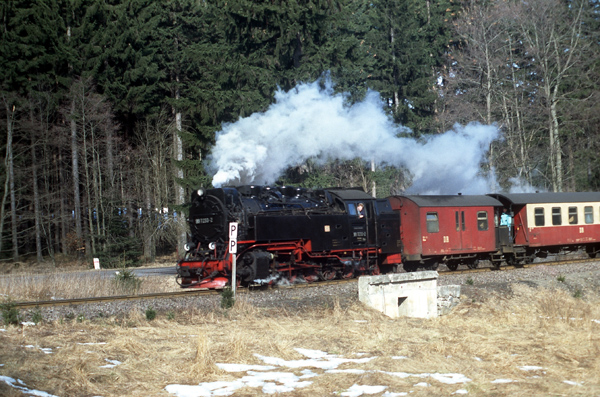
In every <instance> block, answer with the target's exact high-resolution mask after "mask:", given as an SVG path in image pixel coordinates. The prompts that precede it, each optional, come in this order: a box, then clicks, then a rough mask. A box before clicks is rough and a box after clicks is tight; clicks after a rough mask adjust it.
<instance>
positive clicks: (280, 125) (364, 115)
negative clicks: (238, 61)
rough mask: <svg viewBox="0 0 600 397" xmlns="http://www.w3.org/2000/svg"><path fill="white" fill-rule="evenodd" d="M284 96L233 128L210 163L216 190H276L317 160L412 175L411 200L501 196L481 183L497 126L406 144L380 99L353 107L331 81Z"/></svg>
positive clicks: (373, 96) (374, 96)
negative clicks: (368, 164) (290, 173)
mask: <svg viewBox="0 0 600 397" xmlns="http://www.w3.org/2000/svg"><path fill="white" fill-rule="evenodd" d="M324 83H325V87H324V88H323V87H321V86H320V84H319V81H317V82H314V83H310V84H299V85H298V86H297V87H296V88H294V89H292V90H290V91H289V92H283V91H281V90H278V91H277V92H276V93H275V103H274V104H272V105H271V106H270V107H269V108H268V110H267V111H265V112H264V113H255V114H253V115H251V116H249V117H246V118H242V119H240V120H238V121H237V122H235V123H229V124H225V125H224V126H223V129H222V130H221V131H220V132H218V133H217V140H216V144H215V146H214V148H213V150H212V153H211V155H210V157H209V167H208V169H209V172H212V173H213V175H214V176H213V181H212V183H213V186H215V187H218V186H223V185H243V184H252V183H256V184H272V183H274V182H275V181H276V180H277V178H278V177H279V176H281V174H282V173H283V172H284V171H285V170H286V169H287V168H288V167H291V166H298V165H301V164H303V163H304V162H305V161H306V160H307V159H309V158H312V159H315V160H316V161H317V162H321V163H324V162H326V161H327V160H330V159H340V160H350V159H353V158H361V159H363V160H364V161H371V160H372V159H374V160H375V162H376V163H377V164H387V165H394V166H398V167H406V168H407V169H408V170H409V171H410V173H411V174H412V176H413V185H412V186H411V187H410V192H411V193H418V194H456V193H459V192H462V193H464V194H482V193H486V192H490V191H494V190H497V185H496V182H495V180H494V179H493V178H487V177H485V176H483V175H481V167H480V165H481V163H482V162H484V161H485V154H486V152H487V150H488V148H489V145H490V143H491V142H492V141H493V140H495V139H497V138H498V136H499V132H498V130H497V128H496V127H494V126H487V125H481V124H477V123H471V124H468V125H466V126H459V125H456V126H455V127H454V128H453V129H452V130H450V131H448V132H445V133H444V134H440V135H435V136H431V137H428V138H426V139H424V140H421V141H419V140H417V139H413V138H399V137H397V134H398V133H400V132H408V133H410V130H409V129H408V128H406V127H403V126H400V125H397V124H394V123H393V122H392V120H391V118H390V117H389V116H388V115H387V114H386V113H385V112H384V110H383V109H382V105H381V103H382V102H381V100H380V97H379V94H378V93H376V92H372V91H371V92H369V93H368V94H367V96H366V98H365V100H364V101H362V102H359V103H356V104H353V105H348V104H347V101H346V97H347V96H346V95H343V94H334V93H333V89H332V86H331V82H330V81H329V80H327V81H325V82H324Z"/></svg>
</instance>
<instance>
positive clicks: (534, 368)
mask: <svg viewBox="0 0 600 397" xmlns="http://www.w3.org/2000/svg"><path fill="white" fill-rule="evenodd" d="M519 369H520V370H522V371H539V370H542V369H544V368H543V367H538V366H536V365H524V366H522V367H519Z"/></svg>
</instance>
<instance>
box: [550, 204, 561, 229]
mask: <svg viewBox="0 0 600 397" xmlns="http://www.w3.org/2000/svg"><path fill="white" fill-rule="evenodd" d="M552 225H554V226H558V225H562V216H561V214H560V207H552Z"/></svg>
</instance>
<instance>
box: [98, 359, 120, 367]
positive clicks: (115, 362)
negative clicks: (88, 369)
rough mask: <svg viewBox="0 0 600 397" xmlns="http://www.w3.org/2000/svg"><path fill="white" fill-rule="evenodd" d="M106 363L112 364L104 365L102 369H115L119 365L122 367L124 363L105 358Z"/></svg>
mask: <svg viewBox="0 0 600 397" xmlns="http://www.w3.org/2000/svg"><path fill="white" fill-rule="evenodd" d="M104 361H106V362H107V363H110V364H106V365H102V366H101V367H100V368H114V367H116V366H117V365H121V364H123V363H122V362H120V361H117V360H109V359H108V358H105V359H104Z"/></svg>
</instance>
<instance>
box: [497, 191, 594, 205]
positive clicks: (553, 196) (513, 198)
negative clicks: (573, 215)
mask: <svg viewBox="0 0 600 397" xmlns="http://www.w3.org/2000/svg"><path fill="white" fill-rule="evenodd" d="M490 196H491V197H494V198H497V199H498V200H500V201H502V202H506V201H508V202H510V203H512V204H516V205H524V204H543V203H591V202H600V193H598V192H560V193H512V194H497V193H495V194H490Z"/></svg>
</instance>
